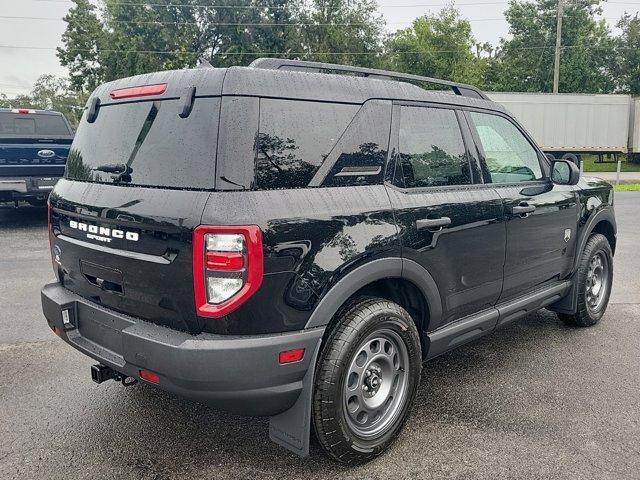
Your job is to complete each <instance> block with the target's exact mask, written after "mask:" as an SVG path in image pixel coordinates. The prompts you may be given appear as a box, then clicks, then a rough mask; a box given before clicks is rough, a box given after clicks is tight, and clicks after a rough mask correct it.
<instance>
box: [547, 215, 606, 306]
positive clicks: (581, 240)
mask: <svg viewBox="0 0 640 480" xmlns="http://www.w3.org/2000/svg"><path fill="white" fill-rule="evenodd" d="M602 221H606V222H609V223H610V224H611V225H612V226H613V231H614V232H616V229H617V227H616V218H615V216H614V213H613V208H612V207H610V206H606V207H604V208H601V209H600V210H598V211H597V212H596V213H594V214H593V215H592V216H591V217H590V218H589V220H587V223H586V224H585V225H584V226H583V227H582V228H581V232H580V235H579V237H578V240H577V243H576V250H575V257H574V259H573V267H572V269H571V277H570V279H571V288H570V289H569V291H568V292H567V294H566V295H565V296H564V297H563V298H562V299H560V300H558V301H557V302H556V303H554V304H552V305H549V306H548V307H547V308H548V309H549V310H552V311H554V312H558V313H566V314H569V315H572V314H574V313H576V310H577V308H578V290H577V288H576V282H575V274H576V272H577V271H578V264H579V263H580V257H581V255H582V251H583V250H584V247H585V245H586V244H587V241H588V240H589V237H590V236H591V234H592V233H593V229H594V228H595V226H596V225H597V224H599V223H600V222H602Z"/></svg>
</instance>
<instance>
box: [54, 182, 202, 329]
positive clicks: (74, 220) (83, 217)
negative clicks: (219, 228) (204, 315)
mask: <svg viewBox="0 0 640 480" xmlns="http://www.w3.org/2000/svg"><path fill="white" fill-rule="evenodd" d="M208 196H209V194H208V192H195V191H180V190H160V189H157V188H135V189H134V188H127V187H121V186H114V185H101V184H88V183H84V182H74V181H69V180H65V179H63V180H60V181H59V182H58V185H57V186H56V188H55V191H54V193H53V194H52V196H51V205H52V212H51V223H52V229H53V232H54V235H53V236H52V250H53V253H54V268H55V269H57V271H58V277H59V279H60V281H61V282H62V284H63V285H64V286H65V287H66V288H68V289H69V290H71V291H73V292H75V293H77V294H79V295H81V296H83V297H85V298H88V299H90V300H93V301H95V302H96V303H98V304H101V305H104V306H107V307H110V308H113V309H114V310H117V311H119V312H122V313H126V314H129V315H132V316H135V317H139V318H143V319H145V320H148V321H151V322H154V323H157V324H161V325H165V326H167V327H170V328H175V329H179V330H183V331H188V332H192V333H197V332H199V331H200V326H199V323H198V319H197V317H196V315H195V306H194V294H193V277H192V250H191V238H192V230H193V228H195V227H196V226H197V225H198V223H199V222H200V217H201V215H202V211H203V209H204V204H205V202H206V200H207V198H208Z"/></svg>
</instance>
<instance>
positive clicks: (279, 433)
mask: <svg viewBox="0 0 640 480" xmlns="http://www.w3.org/2000/svg"><path fill="white" fill-rule="evenodd" d="M321 344H322V339H320V340H318V344H317V345H316V348H315V352H314V353H313V357H312V358H311V362H310V364H309V370H307V373H306V374H305V376H304V378H303V379H302V392H300V396H299V397H298V400H296V403H294V404H293V406H292V407H291V408H290V409H289V410H286V411H284V412H282V413H280V414H278V415H275V416H273V417H271V418H269V438H270V439H271V440H272V441H273V442H275V443H277V444H278V445H280V446H282V447H284V448H286V449H287V450H290V451H292V452H293V453H295V454H296V455H299V456H300V457H307V456H309V442H310V439H311V402H312V401H313V379H314V375H315V370H316V361H317V359H318V353H319V352H320V345H321Z"/></svg>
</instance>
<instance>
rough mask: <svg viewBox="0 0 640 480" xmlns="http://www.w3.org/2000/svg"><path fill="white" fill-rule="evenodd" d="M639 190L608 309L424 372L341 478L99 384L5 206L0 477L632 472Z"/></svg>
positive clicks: (186, 409) (39, 239) (47, 270)
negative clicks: (590, 320) (380, 448)
mask: <svg viewBox="0 0 640 480" xmlns="http://www.w3.org/2000/svg"><path fill="white" fill-rule="evenodd" d="M639 209H640V192H637V193H636V192H628V193H627V192H624V193H618V194H616V214H617V218H618V248H617V253H616V258H615V261H614V269H615V274H614V276H615V281H614V290H613V294H612V297H611V304H610V305H609V309H608V311H607V313H606V315H605V317H604V318H603V320H602V321H601V322H600V324H599V325H597V326H596V327H594V328H590V329H584V330H581V329H573V328H569V327H567V326H565V325H564V324H562V323H561V322H560V321H558V319H557V318H556V316H555V315H554V314H552V313H549V312H547V311H544V310H542V311H540V312H538V313H536V314H533V315H530V316H528V317H527V318H525V319H523V320H522V321H520V322H516V323H515V324H512V325H509V326H507V327H505V328H503V329H500V330H498V331H496V332H495V333H493V334H492V335H490V336H488V337H485V338H484V339H481V340H480V341H477V342H475V343H472V344H469V345H466V346H464V347H462V348H460V349H458V350H456V351H453V352H450V353H448V354H446V355H444V356H442V357H440V358H438V359H436V360H434V361H432V362H430V363H429V364H427V366H426V367H425V368H424V370H423V374H422V381H421V387H420V390H419V393H418V397H417V401H416V404H415V407H414V409H413V411H412V414H411V418H410V420H409V422H408V424H407V426H406V428H405V430H404V432H403V434H402V435H401V436H400V438H399V439H398V441H397V442H396V443H395V444H394V446H393V447H392V448H391V450H390V451H389V452H388V453H387V454H385V455H383V456H382V457H380V458H378V459H376V460H375V461H373V462H371V463H370V464H368V465H365V466H362V467H358V468H354V469H346V468H343V467H341V466H339V465H336V464H335V463H333V462H331V461H330V460H328V459H327V458H326V457H324V456H323V455H322V453H321V451H320V450H319V447H317V446H316V445H313V448H312V455H311V457H309V458H306V459H299V458H297V457H295V456H294V455H292V454H290V453H288V452H287V451H285V450H283V449H281V448H280V447H278V446H277V445H275V444H273V443H271V442H270V441H269V440H268V434H267V426H268V425H267V421H266V419H256V418H249V417H238V416H235V415H230V414H226V413H223V412H218V411H215V410H212V409H210V408H209V407H207V406H206V405H203V404H200V403H196V402H191V401H187V400H184V399H182V398H179V397H176V396H173V395H170V394H168V393H164V392H161V391H158V390H156V389H154V388H152V387H148V386H143V385H136V386H134V387H130V388H126V389H125V388H124V387H122V386H120V385H119V384H115V383H113V382H108V383H107V384H102V385H96V384H94V383H93V382H92V381H91V379H90V376H89V366H90V365H91V364H93V363H94V362H93V361H92V360H90V359H89V358H87V357H85V356H84V355H82V354H80V353H79V352H77V351H75V350H73V349H72V348H71V347H69V346H68V345H66V344H64V343H63V342H62V341H61V340H59V339H58V338H57V337H55V336H54V335H53V334H52V333H51V331H50V330H49V328H48V327H47V325H46V322H45V321H44V318H43V317H42V313H41V310H40V299H39V289H40V287H41V286H42V285H43V284H44V283H46V282H47V281H48V280H50V279H51V278H53V273H52V268H51V261H50V259H49V254H48V243H47V238H46V218H45V215H46V211H45V210H44V209H35V208H30V207H26V208H24V209H19V210H14V209H12V208H0V249H1V250H0V251H3V252H5V253H4V255H3V256H2V257H0V312H1V314H0V479H45V478H46V479H65V480H67V479H75V478H81V479H94V478H95V479H104V478H122V479H169V478H180V479H188V478H194V479H196V478H197V479H206V478H212V479H213V478H216V479H217V478H221V479H226V478H229V479H235V478H259V479H278V480H283V479H289V478H291V479H294V478H295V479H325V478H326V479H332V480H335V479H336V478H341V479H342V478H345V479H369V478H370V479H385V480H387V479H391V480H396V479H415V478H459V479H466V478H468V479H478V478H487V479H489V478H490V479H497V478H505V479H507V478H508V479H512V478H519V479H520V478H521V479H533V478H549V479H551V478H553V479H558V478H562V479H593V478H598V479H608V478H610V479H622V478H629V479H632V478H634V479H638V478H640V439H639V434H640V395H639V393H640V333H639V331H638V320H640V276H639V275H638V272H639V271H640V254H639V249H638V239H639V238H640V214H639V213H638V210H639Z"/></svg>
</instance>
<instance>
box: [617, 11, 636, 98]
mask: <svg viewBox="0 0 640 480" xmlns="http://www.w3.org/2000/svg"><path fill="white" fill-rule="evenodd" d="M616 26H617V27H618V28H619V29H620V30H621V32H622V33H621V35H620V36H619V37H618V38H616V43H615V51H616V55H615V64H614V67H613V70H614V72H615V77H616V80H617V82H618V88H619V89H620V90H621V91H623V92H626V93H630V94H632V95H640V15H639V14H638V13H636V14H635V15H634V16H633V17H632V16H631V15H629V14H627V13H625V14H624V15H623V17H622V18H621V19H620V21H619V22H618V23H617V25H616Z"/></svg>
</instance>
